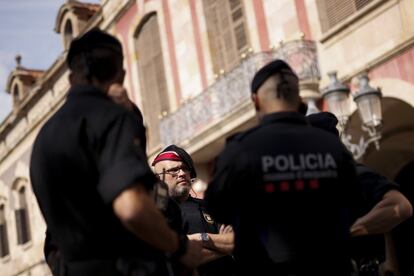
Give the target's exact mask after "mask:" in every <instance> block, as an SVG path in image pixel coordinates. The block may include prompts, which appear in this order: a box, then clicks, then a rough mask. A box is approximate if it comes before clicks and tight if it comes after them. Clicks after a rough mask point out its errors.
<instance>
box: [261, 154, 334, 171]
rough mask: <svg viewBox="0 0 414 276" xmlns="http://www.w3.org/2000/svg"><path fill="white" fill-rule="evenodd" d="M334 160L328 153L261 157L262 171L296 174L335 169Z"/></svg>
mask: <svg viewBox="0 0 414 276" xmlns="http://www.w3.org/2000/svg"><path fill="white" fill-rule="evenodd" d="M336 168H337V165H336V162H335V159H334V158H333V156H332V155H331V154H330V153H307V154H299V155H297V156H295V155H293V154H289V155H276V156H270V155H265V156H262V170H263V172H264V173H267V172H269V171H275V170H276V171H277V172H296V171H309V170H311V171H313V170H330V169H334V170H335V169H336Z"/></svg>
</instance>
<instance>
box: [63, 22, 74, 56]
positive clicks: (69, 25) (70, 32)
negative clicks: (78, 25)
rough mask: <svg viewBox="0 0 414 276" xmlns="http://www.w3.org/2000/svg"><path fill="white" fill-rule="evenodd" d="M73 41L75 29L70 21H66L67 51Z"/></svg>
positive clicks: (65, 37) (65, 38)
mask: <svg viewBox="0 0 414 276" xmlns="http://www.w3.org/2000/svg"><path fill="white" fill-rule="evenodd" d="M72 39H73V28H72V22H71V21H70V20H67V21H66V24H65V30H64V40H65V49H68V48H69V45H70V42H71V41H72Z"/></svg>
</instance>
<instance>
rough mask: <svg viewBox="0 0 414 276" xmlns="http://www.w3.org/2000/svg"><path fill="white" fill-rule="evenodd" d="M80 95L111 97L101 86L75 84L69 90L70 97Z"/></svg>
mask: <svg viewBox="0 0 414 276" xmlns="http://www.w3.org/2000/svg"><path fill="white" fill-rule="evenodd" d="M78 96H94V97H101V98H106V99H109V98H108V96H107V95H106V94H105V93H104V92H103V91H102V90H100V89H99V88H97V87H96V86H93V85H87V84H82V85H73V86H72V87H71V88H70V89H69V92H68V97H69V98H71V97H78Z"/></svg>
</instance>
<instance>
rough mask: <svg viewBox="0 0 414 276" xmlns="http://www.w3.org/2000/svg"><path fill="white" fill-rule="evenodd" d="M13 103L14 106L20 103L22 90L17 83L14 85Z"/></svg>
mask: <svg viewBox="0 0 414 276" xmlns="http://www.w3.org/2000/svg"><path fill="white" fill-rule="evenodd" d="M12 91H13V92H12V93H13V103H14V105H16V104H18V103H19V102H20V89H19V86H18V85H17V83H15V84H14V87H13V90H12Z"/></svg>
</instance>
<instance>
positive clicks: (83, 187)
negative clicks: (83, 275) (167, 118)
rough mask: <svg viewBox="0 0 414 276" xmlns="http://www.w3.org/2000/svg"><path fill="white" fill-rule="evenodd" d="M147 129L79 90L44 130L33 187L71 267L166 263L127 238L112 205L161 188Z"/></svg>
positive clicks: (36, 149) (88, 89)
mask: <svg viewBox="0 0 414 276" xmlns="http://www.w3.org/2000/svg"><path fill="white" fill-rule="evenodd" d="M144 143H145V128H144V126H143V125H142V121H140V120H139V119H138V118H137V116H136V114H133V113H132V112H129V111H127V110H125V109H124V108H123V107H121V106H119V105H117V104H115V103H113V102H112V101H111V100H110V99H109V98H108V97H107V96H106V95H105V94H104V93H103V92H101V91H100V90H98V89H96V88H94V87H92V86H75V87H72V88H71V89H70V91H69V93H68V97H67V100H66V102H65V103H64V105H63V106H62V107H61V108H60V109H59V110H58V111H57V112H56V114H54V115H53V116H52V118H51V119H50V120H49V121H48V122H47V123H46V124H45V125H44V126H43V127H42V129H41V131H40V133H39V135H38V137H37V139H36V141H35V144H34V146H33V152H32V157H31V166H30V174H31V182H32V185H33V190H34V193H35V195H36V198H37V200H38V202H39V206H40V209H41V211H42V214H43V216H44V218H45V220H46V224H47V227H48V231H49V232H50V233H51V236H52V237H53V241H54V243H56V245H57V247H58V248H59V250H60V252H61V254H62V256H63V257H64V259H65V261H66V262H77V261H83V260H90V259H116V258H118V257H121V256H127V257H131V256H133V257H140V258H144V259H145V258H147V259H158V258H162V254H161V253H160V252H157V251H155V250H154V249H152V248H150V247H149V246H148V245H147V244H146V243H144V242H142V241H140V240H138V239H137V237H136V236H134V235H133V234H132V233H130V232H129V231H127V230H126V229H125V227H124V226H123V225H122V224H121V222H120V221H119V219H118V218H117V217H116V216H115V214H114V213H113V210H112V202H113V200H114V199H115V198H116V197H117V196H118V195H119V194H120V193H121V192H122V191H124V190H125V189H127V188H128V187H130V186H132V185H135V184H137V183H141V185H145V187H146V188H147V189H151V188H152V185H153V183H155V182H156V181H157V179H156V177H155V176H154V174H153V173H152V171H151V169H150V168H149V166H148V164H147V158H146V155H145V152H144V150H143V149H144V147H145V146H143V145H145V144H144Z"/></svg>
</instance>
